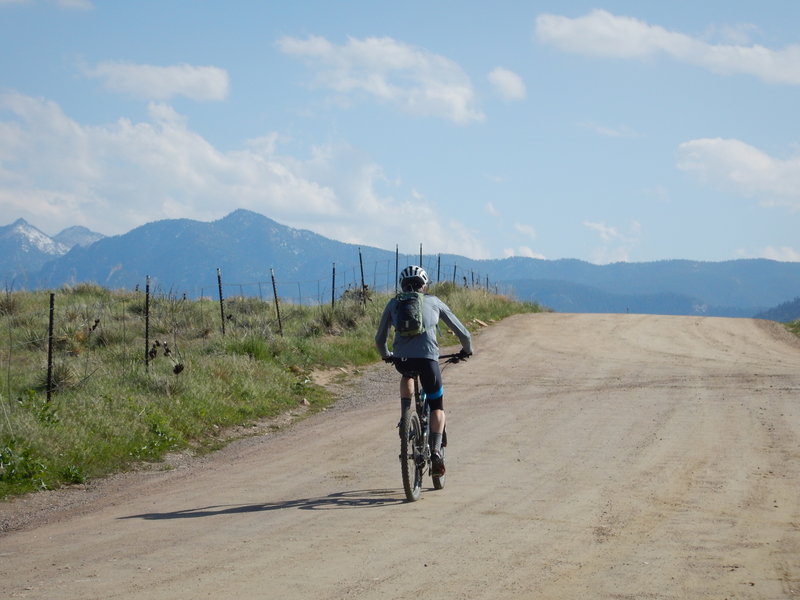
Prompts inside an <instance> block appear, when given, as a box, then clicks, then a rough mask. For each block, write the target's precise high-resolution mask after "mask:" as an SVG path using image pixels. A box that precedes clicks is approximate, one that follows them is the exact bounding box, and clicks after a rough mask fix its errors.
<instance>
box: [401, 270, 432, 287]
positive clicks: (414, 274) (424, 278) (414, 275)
mask: <svg viewBox="0 0 800 600" xmlns="http://www.w3.org/2000/svg"><path fill="white" fill-rule="evenodd" d="M428 281H430V280H429V279H428V274H427V273H426V272H425V269H423V268H422V267H418V266H417V265H410V266H408V267H406V268H405V269H403V270H402V271H401V272H400V286H401V287H403V288H405V286H406V285H408V284H412V283H419V287H422V286H424V285H427V283H428Z"/></svg>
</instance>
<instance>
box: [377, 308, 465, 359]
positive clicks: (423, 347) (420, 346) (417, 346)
mask: <svg viewBox="0 0 800 600" xmlns="http://www.w3.org/2000/svg"><path fill="white" fill-rule="evenodd" d="M439 319H441V320H442V321H444V322H445V323H446V324H447V326H448V327H449V328H450V329H451V330H452V331H453V333H455V334H456V336H458V339H459V341H460V342H461V347H462V348H463V349H464V350H465V351H466V352H468V353H470V354H471V353H472V337H471V336H470V334H469V331H467V328H466V327H464V325H462V324H461V321H459V320H458V317H456V316H455V315H454V314H453V311H451V310H450V308H449V307H448V306H447V305H446V304H445V303H444V302H442V301H441V300H439V298H437V297H436V296H429V295H428V294H426V295H425V298H424V299H423V301H422V323H423V325H424V326H425V333H421V334H419V335H415V336H413V337H405V336H401V335H398V334H397V333H395V336H394V344H393V345H392V352H389V347H388V346H387V340H388V339H389V329H390V328H391V327H393V326H395V325H396V323H397V298H392V299H391V300H389V302H388V303H387V304H386V308H384V309H383V315H381V321H380V324H379V325H378V333H377V334H376V335H375V347H376V348H377V349H378V352H380V354H381V356H382V357H384V358H386V357H387V356H391V355H392V354H393V355H394V356H397V357H398V358H429V359H431V360H438V359H439V342H438V340H437V334H438V323H439Z"/></svg>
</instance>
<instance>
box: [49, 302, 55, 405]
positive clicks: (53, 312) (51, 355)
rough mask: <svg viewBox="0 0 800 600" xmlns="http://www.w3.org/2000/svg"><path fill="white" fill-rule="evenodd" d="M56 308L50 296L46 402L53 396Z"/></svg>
mask: <svg viewBox="0 0 800 600" xmlns="http://www.w3.org/2000/svg"><path fill="white" fill-rule="evenodd" d="M55 307H56V295H55V294H52V293H51V294H50V324H49V326H48V328H47V402H48V403H49V402H50V400H51V398H52V395H53V321H54V314H55Z"/></svg>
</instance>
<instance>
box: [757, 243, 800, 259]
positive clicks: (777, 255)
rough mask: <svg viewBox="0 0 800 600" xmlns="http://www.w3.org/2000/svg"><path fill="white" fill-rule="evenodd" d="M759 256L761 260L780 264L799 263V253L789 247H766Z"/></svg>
mask: <svg viewBox="0 0 800 600" xmlns="http://www.w3.org/2000/svg"><path fill="white" fill-rule="evenodd" d="M759 255H760V256H761V258H769V259H771V260H777V261H781V262H800V252H799V251H797V250H795V249H794V248H790V247H789V246H778V247H775V246H767V247H766V248H764V249H763V250H762V251H761V252H760V253H759Z"/></svg>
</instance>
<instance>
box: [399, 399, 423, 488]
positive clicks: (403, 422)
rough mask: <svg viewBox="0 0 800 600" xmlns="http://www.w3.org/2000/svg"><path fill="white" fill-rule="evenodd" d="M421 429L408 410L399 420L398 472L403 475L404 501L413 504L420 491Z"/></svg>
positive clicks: (411, 411) (417, 420) (412, 411)
mask: <svg viewBox="0 0 800 600" xmlns="http://www.w3.org/2000/svg"><path fill="white" fill-rule="evenodd" d="M421 440H422V427H421V425H420V422H419V416H417V413H416V411H414V410H413V409H412V408H408V409H407V410H406V411H405V412H404V413H403V416H402V418H401V419H400V471H401V473H402V475H403V489H404V490H405V492H406V499H407V500H408V501H409V502H414V501H415V500H418V499H419V496H420V492H421V491H422V471H423V463H424V459H423V457H422V447H421Z"/></svg>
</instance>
